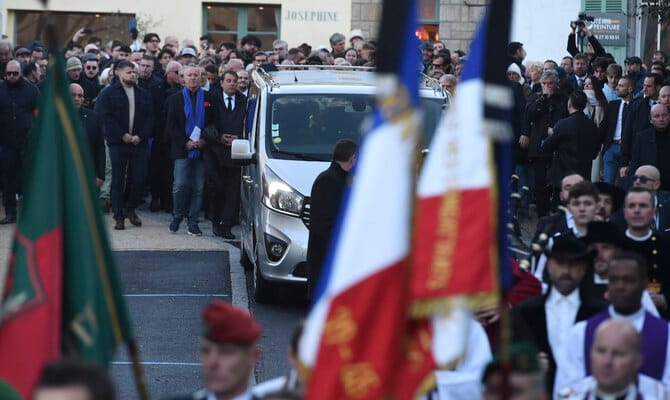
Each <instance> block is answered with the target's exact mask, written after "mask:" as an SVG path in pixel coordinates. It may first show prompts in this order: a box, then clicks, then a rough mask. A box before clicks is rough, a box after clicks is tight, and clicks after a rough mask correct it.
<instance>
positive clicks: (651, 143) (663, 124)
mask: <svg viewBox="0 0 670 400" xmlns="http://www.w3.org/2000/svg"><path fill="white" fill-rule="evenodd" d="M650 119H651V124H652V127H651V128H649V129H645V130H643V131H641V132H638V133H637V134H636V135H635V137H634V138H633V149H632V151H631V160H630V172H634V171H636V170H637V169H638V168H639V167H640V166H642V165H653V166H655V167H656V168H658V170H659V171H660V175H661V176H670V158H668V156H667V155H668V154H670V153H669V151H670V128H669V126H670V111H668V108H667V107H666V106H664V105H663V104H656V105H655V106H654V107H652V109H651V117H650ZM660 189H661V190H668V189H670V183H668V184H663V183H661V187H660Z"/></svg>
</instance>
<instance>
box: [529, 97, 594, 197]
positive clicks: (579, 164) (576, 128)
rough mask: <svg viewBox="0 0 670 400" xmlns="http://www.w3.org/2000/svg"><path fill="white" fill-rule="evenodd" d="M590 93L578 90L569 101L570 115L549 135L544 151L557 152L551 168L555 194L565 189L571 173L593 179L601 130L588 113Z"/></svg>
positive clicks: (559, 122)
mask: <svg viewBox="0 0 670 400" xmlns="http://www.w3.org/2000/svg"><path fill="white" fill-rule="evenodd" d="M586 102H587V99H586V94H584V92H582V91H581V90H575V91H573V92H572V93H571V94H570V98H569V99H568V111H569V112H570V116H569V117H567V118H564V119H562V120H560V121H558V122H557V123H556V126H555V127H554V128H553V129H552V128H549V132H548V133H549V136H548V137H547V138H546V139H545V140H544V142H543V143H542V150H543V151H545V152H547V153H549V154H551V153H555V156H554V160H553V162H552V165H551V170H550V178H551V183H552V186H553V187H554V195H555V197H556V195H557V194H558V192H559V191H560V188H561V180H562V179H563V177H564V176H565V174H566V173H567V172H569V171H575V172H577V173H578V174H579V175H581V176H582V177H584V178H586V179H588V178H590V177H591V161H592V160H593V159H594V158H595V157H596V155H597V154H598V150H599V146H598V145H599V142H600V141H599V135H598V127H597V126H596V124H594V123H593V121H591V120H590V119H589V117H587V116H586V115H585V114H584V111H583V110H584V108H585V107H586Z"/></svg>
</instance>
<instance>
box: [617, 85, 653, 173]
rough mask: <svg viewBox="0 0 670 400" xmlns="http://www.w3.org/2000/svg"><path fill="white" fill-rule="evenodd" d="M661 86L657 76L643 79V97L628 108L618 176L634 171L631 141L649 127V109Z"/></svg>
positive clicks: (622, 135) (622, 133)
mask: <svg viewBox="0 0 670 400" xmlns="http://www.w3.org/2000/svg"><path fill="white" fill-rule="evenodd" d="M662 85H663V77H662V76H660V75H658V74H649V76H647V77H646V78H644V84H643V86H642V93H643V94H644V97H641V98H638V99H635V100H633V102H632V103H631V104H630V106H629V111H628V117H627V118H626V123H625V124H624V127H623V131H622V132H621V168H620V170H619V176H620V177H622V178H623V177H625V176H627V175H628V174H629V173H631V172H632V171H631V170H633V171H635V167H631V166H630V162H631V158H632V151H633V141H634V137H635V134H636V133H638V132H641V131H643V130H645V129H648V128H650V127H651V123H650V119H649V117H650V114H651V107H653V106H654V105H655V104H656V103H657V102H658V94H659V91H660V90H661V86H662Z"/></svg>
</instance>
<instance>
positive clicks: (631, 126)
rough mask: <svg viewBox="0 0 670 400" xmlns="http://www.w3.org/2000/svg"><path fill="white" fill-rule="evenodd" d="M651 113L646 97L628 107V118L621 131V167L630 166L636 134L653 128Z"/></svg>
mask: <svg viewBox="0 0 670 400" xmlns="http://www.w3.org/2000/svg"><path fill="white" fill-rule="evenodd" d="M650 111H651V106H650V105H649V99H648V98H646V97H643V98H639V99H636V100H634V101H633V102H631V103H630V105H629V106H628V117H627V118H626V123H625V124H624V126H623V130H622V131H621V166H624V167H625V166H629V165H630V162H631V158H632V151H633V141H634V137H635V134H636V133H638V132H641V131H643V130H645V129H648V128H649V127H651V122H649V112H650Z"/></svg>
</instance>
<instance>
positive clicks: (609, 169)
mask: <svg viewBox="0 0 670 400" xmlns="http://www.w3.org/2000/svg"><path fill="white" fill-rule="evenodd" d="M620 163H621V145H620V144H616V143H612V144H611V145H610V147H609V148H607V151H605V154H603V175H604V178H603V179H604V181H605V182H606V183H609V184H611V185H614V182H615V181H616V177H617V175H618V174H619V164H620Z"/></svg>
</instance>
